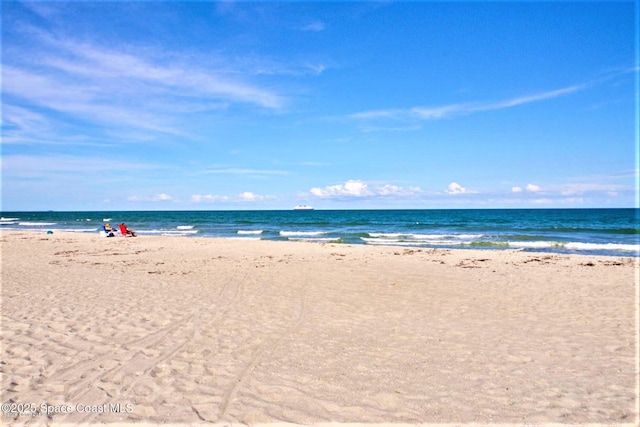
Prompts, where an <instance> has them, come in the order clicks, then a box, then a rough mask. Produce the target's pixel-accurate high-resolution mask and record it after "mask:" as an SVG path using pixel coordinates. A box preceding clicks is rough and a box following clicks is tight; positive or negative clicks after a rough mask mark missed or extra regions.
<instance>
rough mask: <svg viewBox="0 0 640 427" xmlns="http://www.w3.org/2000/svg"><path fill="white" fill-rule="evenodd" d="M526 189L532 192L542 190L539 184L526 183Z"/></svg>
mask: <svg viewBox="0 0 640 427" xmlns="http://www.w3.org/2000/svg"><path fill="white" fill-rule="evenodd" d="M527 191H531V192H532V193H539V192H540V191H542V188H540V186H539V185H536V184H527Z"/></svg>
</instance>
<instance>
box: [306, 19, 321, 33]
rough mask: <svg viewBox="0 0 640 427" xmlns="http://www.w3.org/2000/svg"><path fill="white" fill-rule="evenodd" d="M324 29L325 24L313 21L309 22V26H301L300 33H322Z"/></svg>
mask: <svg viewBox="0 0 640 427" xmlns="http://www.w3.org/2000/svg"><path fill="white" fill-rule="evenodd" d="M324 28H325V24H324V22H322V21H314V22H311V23H310V24H307V25H303V26H302V28H301V29H302V31H312V32H314V33H317V32H320V31H323V30H324Z"/></svg>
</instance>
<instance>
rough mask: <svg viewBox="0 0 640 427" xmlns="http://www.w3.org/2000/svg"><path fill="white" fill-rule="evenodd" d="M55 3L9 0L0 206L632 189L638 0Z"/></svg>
mask: <svg viewBox="0 0 640 427" xmlns="http://www.w3.org/2000/svg"><path fill="white" fill-rule="evenodd" d="M60 5H62V3H56V4H53V3H48V2H38V1H22V2H19V1H16V2H5V3H3V13H2V210H4V211H11V210H48V209H56V210H121V209H289V208H291V207H293V206H294V205H296V204H299V203H306V204H312V205H314V206H316V208H327V209H329V208H456V207H464V208H467V207H478V208H490V207H540V206H543V207H630V206H637V205H638V199H637V193H638V179H639V178H638V176H639V168H638V160H637V154H638V147H637V142H636V141H637V135H636V134H635V132H636V130H635V128H636V118H635V117H636V105H635V95H634V93H635V89H634V83H636V82H637V80H638V73H639V71H638V64H637V58H636V53H635V49H634V39H635V31H636V29H635V28H634V18H633V17H634V14H633V11H634V9H633V8H634V5H633V3H631V2H629V3H624V2H614V3H593V4H592V3H587V4H572V3H548V4H547V3H544V4H542V3H493V4H473V3H455V2H453V3H422V2H415V3H414V2H401V3H389V4H379V3H368V2H356V3H324V2H319V3H296V2H292V3H277V4H276V3H269V2H259V3H249V2H135V1H134V2H122V3H118V2H117V3H103V2H68V3H64V7H58V6H60ZM469 16H474V19H473V20H470V19H469V18H468V17H469ZM400 24H402V25H400Z"/></svg>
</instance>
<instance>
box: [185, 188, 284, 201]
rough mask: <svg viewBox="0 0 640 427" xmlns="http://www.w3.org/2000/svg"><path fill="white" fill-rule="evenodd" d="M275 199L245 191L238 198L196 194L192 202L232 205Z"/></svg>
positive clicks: (192, 197)
mask: <svg viewBox="0 0 640 427" xmlns="http://www.w3.org/2000/svg"><path fill="white" fill-rule="evenodd" d="M272 199H275V197H274V196H268V195H262V194H256V193H252V192H251V191H243V192H242V193H240V194H238V195H236V196H226V195H214V194H206V195H203V194H194V195H192V196H191V198H190V200H191V201H192V202H194V203H232V202H261V201H265V200H272Z"/></svg>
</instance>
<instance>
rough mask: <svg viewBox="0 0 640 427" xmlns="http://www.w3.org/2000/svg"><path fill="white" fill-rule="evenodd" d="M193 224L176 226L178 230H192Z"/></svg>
mask: <svg viewBox="0 0 640 427" xmlns="http://www.w3.org/2000/svg"><path fill="white" fill-rule="evenodd" d="M193 227H194V226H193V225H179V226H177V227H176V228H177V229H178V230H192V229H193Z"/></svg>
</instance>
